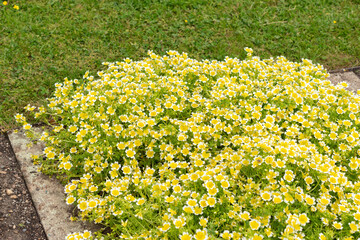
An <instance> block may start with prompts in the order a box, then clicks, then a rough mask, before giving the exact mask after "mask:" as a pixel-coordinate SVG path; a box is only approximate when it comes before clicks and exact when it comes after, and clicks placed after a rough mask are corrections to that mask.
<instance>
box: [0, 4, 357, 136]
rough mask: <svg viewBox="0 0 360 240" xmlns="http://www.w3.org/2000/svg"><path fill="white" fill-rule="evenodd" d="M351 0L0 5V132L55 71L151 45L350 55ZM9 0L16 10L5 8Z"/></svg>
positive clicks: (220, 54) (160, 49) (327, 60)
mask: <svg viewBox="0 0 360 240" xmlns="http://www.w3.org/2000/svg"><path fill="white" fill-rule="evenodd" d="M359 3H360V1H359V0H353V1H350V0H349V1H337V0H316V1H313V0H291V1H285V0H284V1H280V0H242V1H240V0H238V1H234V0H214V1H206V0H128V1H111V0H106V1H105V0H102V1H93V0H67V1H60V0H52V1H45V0H37V1H33V0H30V1H9V4H8V5H7V6H1V7H0V84H1V88H0V130H1V129H2V130H9V129H11V128H13V127H15V126H16V124H15V121H14V120H13V115H14V114H15V113H16V112H23V111H22V108H23V107H24V106H26V105H27V104H29V103H30V104H31V105H37V104H39V103H41V102H43V101H44V100H45V98H46V97H49V96H50V95H51V93H52V91H53V89H54V83H56V82H59V81H62V80H63V78H64V77H69V78H71V79H73V78H80V77H81V76H82V75H83V74H84V72H85V71H86V70H90V71H92V72H93V73H94V71H97V70H99V69H101V63H102V62H104V61H116V60H121V59H123V58H126V57H129V58H132V59H135V60H140V59H141V58H142V57H144V56H145V55H146V52H147V50H149V49H152V50H154V51H155V52H156V53H159V54H161V55H162V54H165V52H166V51H167V50H177V51H179V52H182V51H184V52H188V53H189V56H190V57H192V58H196V59H204V58H207V59H218V60H222V59H224V57H225V56H231V57H238V58H243V57H244V56H245V53H244V51H243V48H244V47H246V46H247V47H251V48H253V49H254V51H255V54H256V55H258V56H260V57H262V58H268V57H270V56H278V55H284V56H286V57H287V58H289V59H290V60H292V61H300V60H301V58H308V59H311V60H313V61H314V62H317V63H321V64H323V65H324V66H325V67H327V68H328V69H337V68H342V67H351V66H357V65H359V62H360V45H359V41H360V30H359V28H358V24H359V22H360V17H359V16H360V4H359ZM13 4H17V5H19V7H20V9H19V10H15V9H13V8H12V6H13Z"/></svg>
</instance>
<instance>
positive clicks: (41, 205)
mask: <svg viewBox="0 0 360 240" xmlns="http://www.w3.org/2000/svg"><path fill="white" fill-rule="evenodd" d="M35 130H36V131H41V129H40V128H38V129H35ZM8 136H9V139H10V142H11V145H12V147H13V149H14V152H15V155H16V158H17V160H18V162H19V164H20V168H21V171H22V173H23V176H24V179H25V181H26V184H27V186H28V189H29V192H30V194H31V197H32V199H33V202H34V205H35V208H36V210H37V212H38V214H39V216H40V220H41V223H42V225H43V227H44V230H45V233H46V235H47V237H48V239H49V240H61V239H65V238H66V235H67V234H69V233H72V232H82V231H84V230H85V229H87V230H92V229H94V226H93V224H90V223H84V222H71V221H70V216H71V214H70V213H71V209H72V208H71V206H68V205H66V203H65V194H64V187H63V186H62V185H61V184H60V183H59V181H58V180H57V179H54V178H49V177H48V176H46V175H44V174H42V173H40V172H38V171H37V167H36V166H35V165H34V164H33V163H32V159H31V156H32V155H41V154H42V151H43V148H44V144H43V143H37V144H32V145H31V146H29V144H30V143H31V142H30V140H29V139H28V138H27V137H26V136H25V134H24V132H23V131H19V132H18V133H15V132H12V133H9V134H8Z"/></svg>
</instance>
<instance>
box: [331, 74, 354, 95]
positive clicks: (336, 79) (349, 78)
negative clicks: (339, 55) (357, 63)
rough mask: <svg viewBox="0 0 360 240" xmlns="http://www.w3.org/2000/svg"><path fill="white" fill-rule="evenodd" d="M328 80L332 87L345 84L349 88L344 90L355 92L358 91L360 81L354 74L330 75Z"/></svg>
mask: <svg viewBox="0 0 360 240" xmlns="http://www.w3.org/2000/svg"><path fill="white" fill-rule="evenodd" d="M328 79H329V80H330V81H331V82H332V83H333V84H334V85H337V84H338V83H340V82H347V83H348V84H349V86H348V87H347V88H346V89H347V90H349V91H353V92H356V90H358V89H360V79H359V77H358V76H357V75H356V74H355V73H354V72H344V73H332V74H330V77H329V78H328Z"/></svg>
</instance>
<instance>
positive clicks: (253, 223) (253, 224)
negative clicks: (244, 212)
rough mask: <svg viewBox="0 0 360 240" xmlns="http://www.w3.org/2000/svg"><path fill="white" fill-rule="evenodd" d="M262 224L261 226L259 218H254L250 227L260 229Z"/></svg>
mask: <svg viewBox="0 0 360 240" xmlns="http://www.w3.org/2000/svg"><path fill="white" fill-rule="evenodd" d="M260 226H261V223H260V222H259V221H258V220H255V219H254V220H251V221H250V228H251V229H252V230H258V229H259V228H260Z"/></svg>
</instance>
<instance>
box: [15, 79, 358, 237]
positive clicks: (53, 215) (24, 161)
mask: <svg viewBox="0 0 360 240" xmlns="http://www.w3.org/2000/svg"><path fill="white" fill-rule="evenodd" d="M329 79H330V81H331V82H332V83H333V84H334V85H336V84H338V83H339V82H342V81H344V82H347V83H348V84H349V86H348V88H347V89H348V90H350V91H356V90H357V89H360V78H359V77H358V76H357V75H356V74H354V72H343V73H334V74H331V75H330V77H329ZM9 138H10V141H11V144H12V147H13V149H14V152H15V154H16V157H17V159H18V161H19V163H20V166H21V170H22V172H23V175H24V178H25V180H26V183H27V186H28V188H29V191H30V193H31V196H32V198H33V201H34V204H35V207H36V210H37V211H38V213H39V216H40V218H41V222H42V224H43V226H44V229H45V232H46V235H47V237H48V239H49V240H60V239H64V238H65V236H66V235H67V234H68V233H71V232H82V231H83V230H84V229H90V230H94V229H96V227H95V226H94V225H90V224H84V223H81V222H71V221H70V220H69V218H70V212H71V207H69V206H67V205H66V204H65V201H64V199H65V195H64V188H63V186H62V185H61V184H60V183H59V182H58V181H57V180H56V179H50V178H49V177H47V176H45V175H43V174H41V173H38V172H37V171H36V167H34V166H33V164H32V162H31V154H41V152H42V149H43V146H42V145H41V144H37V145H33V146H32V147H27V144H28V143H29V140H28V139H27V138H26V137H25V135H24V134H23V133H22V132H21V131H20V132H19V133H14V132H13V133H9Z"/></svg>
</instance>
